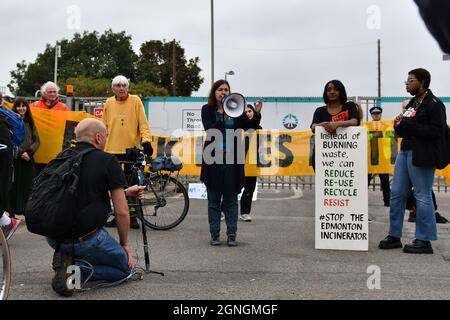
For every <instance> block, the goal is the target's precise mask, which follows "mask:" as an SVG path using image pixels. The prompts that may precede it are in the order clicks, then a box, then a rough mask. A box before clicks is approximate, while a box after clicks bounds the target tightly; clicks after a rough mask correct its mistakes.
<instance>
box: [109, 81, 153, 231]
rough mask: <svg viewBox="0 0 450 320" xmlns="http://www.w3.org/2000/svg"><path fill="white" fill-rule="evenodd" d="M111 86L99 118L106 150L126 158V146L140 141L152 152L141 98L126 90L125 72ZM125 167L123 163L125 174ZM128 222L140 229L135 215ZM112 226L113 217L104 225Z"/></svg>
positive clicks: (148, 151)
mask: <svg viewBox="0 0 450 320" xmlns="http://www.w3.org/2000/svg"><path fill="white" fill-rule="evenodd" d="M111 86H112V90H113V92H114V97H110V98H108V99H107V100H106V103H105V106H104V108H103V118H102V120H103V123H104V124H105V125H106V129H107V130H108V138H107V140H106V146H105V151H106V152H109V153H112V154H114V155H115V156H116V157H117V158H118V159H119V161H127V160H128V159H127V156H126V149H128V148H132V147H138V148H140V147H141V145H142V147H143V148H144V153H145V154H146V155H147V156H151V155H152V153H153V149H152V146H151V144H150V141H151V137H150V129H149V126H148V122H147V117H146V116H145V111H144V105H143V104H142V101H141V99H140V98H139V97H138V96H136V95H132V94H128V86H129V81H128V79H127V78H126V77H124V76H121V75H119V76H116V77H115V78H114V79H113V81H112V85H111ZM128 170H129V169H128V168H127V167H126V168H125V173H126V174H127V173H129V172H127V171H128ZM130 225H131V228H133V229H139V224H138V222H137V219H136V218H132V219H131V221H130ZM114 226H115V220H112V221H111V222H108V223H107V227H114Z"/></svg>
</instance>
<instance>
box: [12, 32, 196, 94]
mask: <svg viewBox="0 0 450 320" xmlns="http://www.w3.org/2000/svg"><path fill="white" fill-rule="evenodd" d="M58 44H59V45H60V46H61V58H59V59H58V80H59V81H58V82H59V84H65V83H68V79H71V82H73V83H77V84H78V88H79V90H81V92H85V93H91V94H86V96H93V95H92V93H96V92H104V93H107V92H109V91H108V90H109V89H106V88H103V86H104V85H103V84H102V85H101V83H103V82H102V81H100V82H93V80H95V79H98V80H102V79H103V80H104V79H108V81H109V82H110V81H111V79H112V78H114V77H115V76H116V75H119V74H121V75H124V76H126V77H127V78H129V79H130V80H131V82H132V84H133V83H134V82H142V83H140V84H139V85H138V84H137V83H136V88H139V90H142V92H148V94H152V95H153V94H155V95H161V94H169V92H172V78H173V76H172V70H173V68H172V67H173V63H172V61H173V54H172V53H173V49H174V46H175V70H176V88H175V93H176V95H185V96H190V95H191V93H192V91H196V90H198V88H199V87H200V85H201V83H202V82H203V79H202V78H201V77H200V76H199V74H200V71H201V69H200V68H199V67H198V65H197V64H198V62H199V58H198V57H197V58H194V59H191V60H189V62H187V61H186V58H185V56H184V49H183V48H181V46H180V45H179V43H178V42H176V41H173V42H165V41H164V42H161V41H148V42H145V43H144V44H143V45H142V47H141V55H140V56H137V55H136V53H135V52H134V51H133V49H132V46H131V36H130V35H126V34H125V31H122V32H119V33H114V32H113V31H112V30H111V29H109V30H107V31H105V32H104V33H103V34H102V35H100V34H99V33H98V32H96V31H94V32H87V31H85V32H83V33H82V34H80V33H75V34H74V37H73V39H71V40H67V39H62V40H61V41H59V42H58ZM54 63H55V46H51V45H50V44H47V46H46V48H45V50H44V52H42V53H39V54H38V56H37V58H36V61H35V62H33V63H27V62H25V61H22V62H20V63H18V64H17V65H16V69H15V70H13V71H11V78H12V80H11V82H10V83H9V84H8V88H9V89H10V91H11V92H12V93H13V94H14V95H16V96H17V95H20V96H33V95H34V94H35V92H36V90H39V89H40V87H41V86H42V84H43V83H45V82H47V81H49V80H53V78H54ZM76 78H79V79H78V80H77V79H76ZM87 84H88V85H93V86H94V87H93V88H92V89H89V88H87V87H86V85H87ZM61 87H63V86H61ZM160 87H162V88H165V89H166V90H161V88H160ZM79 93H80V92H78V95H79ZM94 95H95V94H94ZM104 95H105V94H102V96H104Z"/></svg>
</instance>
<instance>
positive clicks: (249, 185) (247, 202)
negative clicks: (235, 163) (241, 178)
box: [241, 177, 257, 214]
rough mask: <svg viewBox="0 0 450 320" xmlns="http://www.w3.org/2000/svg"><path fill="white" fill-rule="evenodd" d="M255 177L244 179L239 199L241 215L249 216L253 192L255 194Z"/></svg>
mask: <svg viewBox="0 0 450 320" xmlns="http://www.w3.org/2000/svg"><path fill="white" fill-rule="evenodd" d="M256 180H257V177H245V187H244V192H242V197H241V214H250V211H251V210H252V198H253V192H255V187H256Z"/></svg>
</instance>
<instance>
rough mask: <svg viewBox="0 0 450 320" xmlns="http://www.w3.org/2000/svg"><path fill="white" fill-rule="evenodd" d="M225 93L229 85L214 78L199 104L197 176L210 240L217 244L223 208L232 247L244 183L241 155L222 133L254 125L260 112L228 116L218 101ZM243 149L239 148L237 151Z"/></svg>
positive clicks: (235, 243) (258, 118) (225, 133)
mask: <svg viewBox="0 0 450 320" xmlns="http://www.w3.org/2000/svg"><path fill="white" fill-rule="evenodd" d="M229 93H230V85H229V83H228V82H227V81H226V80H218V81H216V82H215V83H214V84H213V86H212V88H211V91H210V93H209V96H208V104H206V105H204V106H203V107H202V123H203V128H204V129H205V130H206V134H207V137H206V141H205V144H204V147H203V157H202V168H201V174H200V180H201V181H202V182H203V183H205V185H206V190H207V194H208V221H209V231H210V233H211V241H210V244H211V245H212V246H217V245H220V244H221V242H220V213H221V211H222V210H223V212H224V214H225V222H226V225H227V237H228V239H227V244H228V246H230V247H234V246H237V241H236V235H237V221H238V201H237V196H238V194H239V193H240V192H241V190H242V187H244V179H245V174H244V161H245V159H242V158H239V157H238V151H239V150H238V146H237V145H236V144H235V143H234V142H235V139H232V140H231V141H229V140H230V139H227V138H226V137H227V134H228V135H230V133H232V134H235V133H236V130H238V129H244V130H246V129H249V128H254V127H256V126H257V125H256V124H257V123H258V122H259V120H260V115H259V113H255V115H254V117H253V119H251V120H250V119H249V118H248V117H247V115H246V114H245V113H243V114H242V115H241V116H239V117H237V118H230V117H229V116H228V115H227V114H226V113H225V112H224V106H223V105H222V98H223V97H225V96H226V95H228V94H229ZM237 140H238V141H239V139H237ZM212 147H213V148H212ZM240 151H242V150H240ZM243 153H244V152H239V154H241V155H242V154H243Z"/></svg>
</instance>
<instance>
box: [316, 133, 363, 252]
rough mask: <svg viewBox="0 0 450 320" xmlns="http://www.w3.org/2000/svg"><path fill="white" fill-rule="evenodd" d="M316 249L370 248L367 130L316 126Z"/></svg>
mask: <svg viewBox="0 0 450 320" xmlns="http://www.w3.org/2000/svg"><path fill="white" fill-rule="evenodd" d="M315 151H316V180H315V183H316V212H315V222H316V224H315V226H316V249H335V250H358V251H367V250H368V249H369V229H368V191H367V130H366V128H365V127H348V128H338V130H337V133H336V135H330V134H328V133H327V132H326V131H325V129H324V128H323V127H316V133H315Z"/></svg>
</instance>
